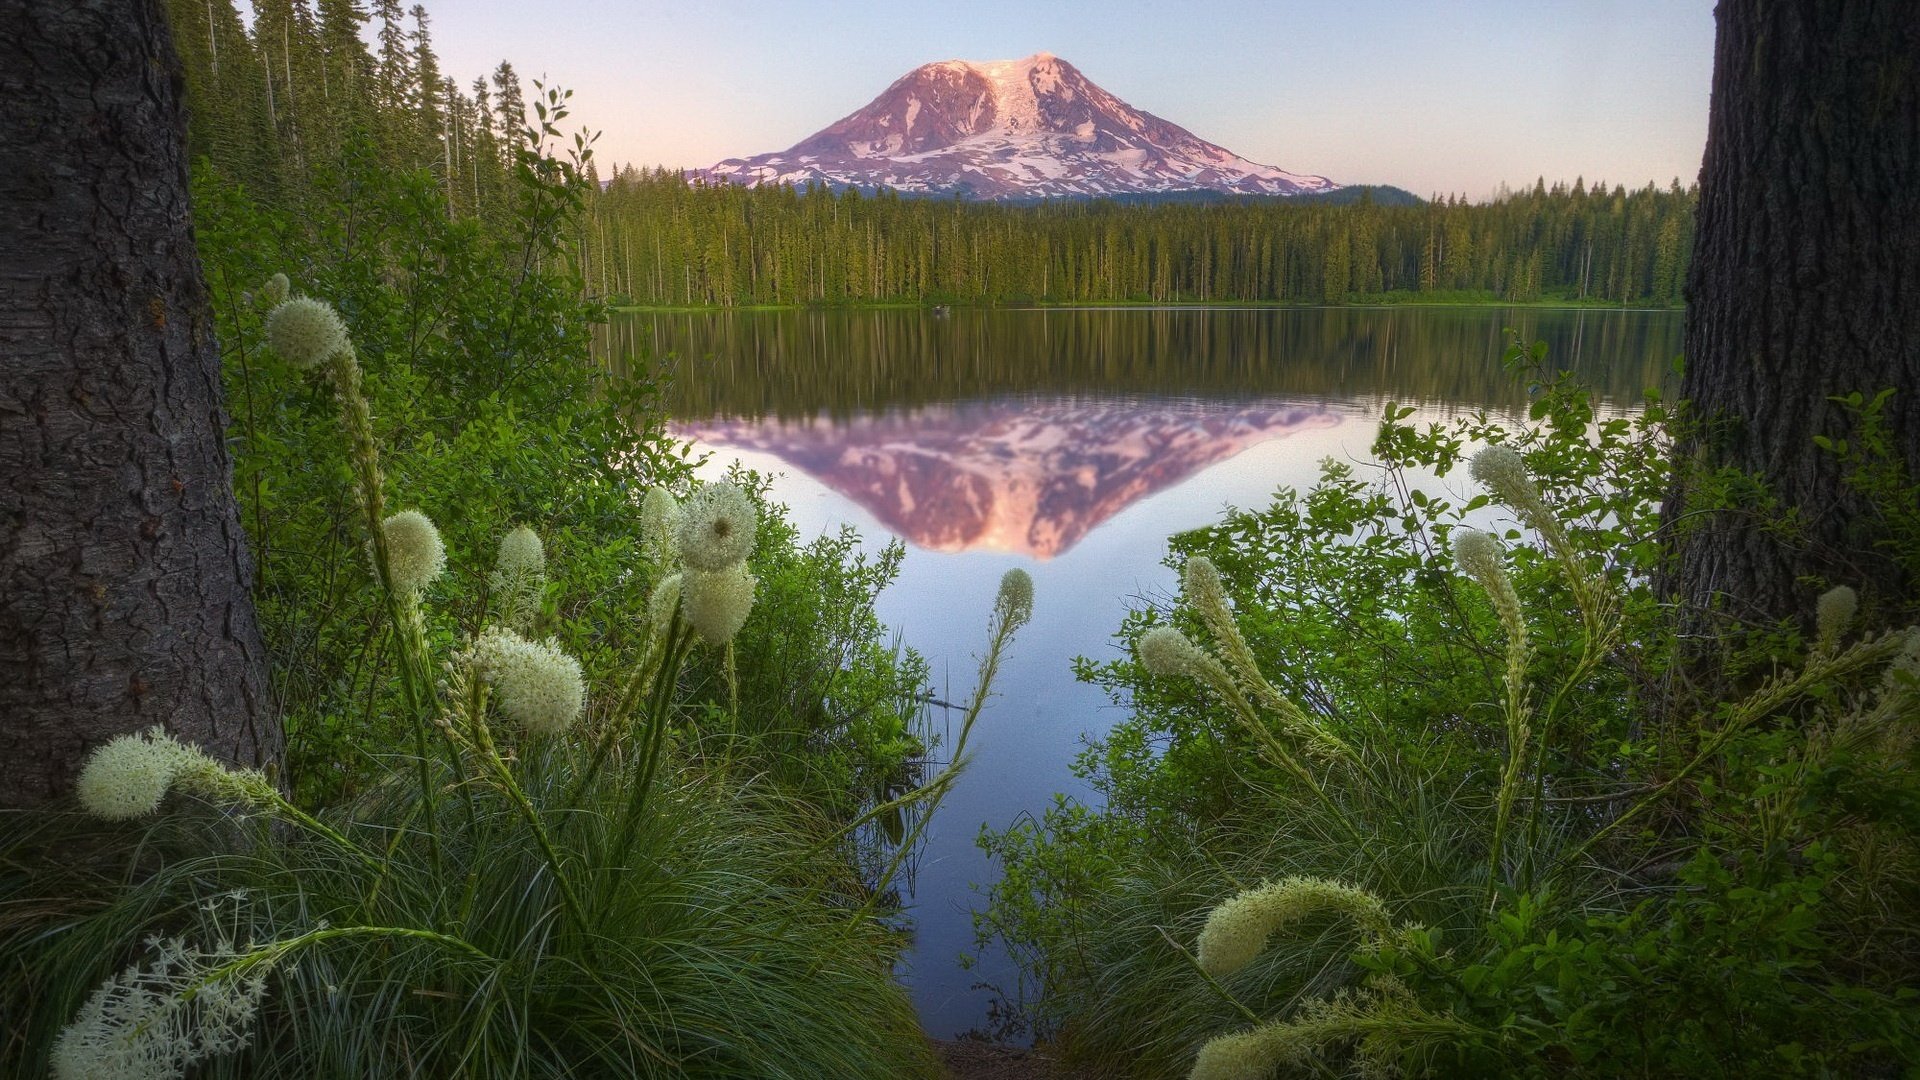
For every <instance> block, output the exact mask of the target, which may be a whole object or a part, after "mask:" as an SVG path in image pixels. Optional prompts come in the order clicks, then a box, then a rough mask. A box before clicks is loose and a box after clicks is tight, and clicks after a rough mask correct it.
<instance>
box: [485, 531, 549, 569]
mask: <svg viewBox="0 0 1920 1080" xmlns="http://www.w3.org/2000/svg"><path fill="white" fill-rule="evenodd" d="M493 568H494V569H495V570H496V571H498V572H500V573H503V574H544V573H546V572H547V549H546V545H544V544H542V543H541V542H540V534H539V533H537V532H534V531H533V530H532V529H529V528H527V527H526V526H525V525H521V526H519V527H518V528H516V529H514V530H513V531H512V532H510V533H508V534H507V535H505V536H503V537H501V538H500V554H499V555H498V556H497V557H496V558H495V559H494V562H493Z"/></svg>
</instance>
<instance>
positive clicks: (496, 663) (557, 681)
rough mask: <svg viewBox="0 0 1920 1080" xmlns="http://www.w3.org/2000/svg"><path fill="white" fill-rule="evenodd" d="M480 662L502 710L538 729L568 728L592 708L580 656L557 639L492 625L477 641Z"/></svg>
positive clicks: (531, 729)
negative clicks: (570, 653) (567, 650)
mask: <svg viewBox="0 0 1920 1080" xmlns="http://www.w3.org/2000/svg"><path fill="white" fill-rule="evenodd" d="M474 666H475V670H476V671H477V672H478V673H479V675H480V677H481V678H482V679H484V680H485V681H486V682H487V684H488V685H490V686H492V687H493V690H494V694H495V695H496V697H497V699H498V700H499V702H500V712H501V713H502V714H504V715H505V716H506V717H507V718H508V719H509V720H512V721H514V722H515V723H517V724H519V725H520V726H521V727H522V728H524V729H526V730H527V731H529V732H532V733H534V734H537V735H555V734H558V733H560V732H562V731H565V730H566V729H567V728H568V727H570V726H572V724H573V722H574V721H575V720H577V719H579V717H580V713H581V711H582V710H583V709H584V708H585V707H586V702H587V684H586V680H585V678H584V677H583V676H582V674H581V671H580V661H578V660H575V659H574V658H573V657H571V656H568V655H567V654H566V653H564V652H561V651H560V643H559V641H558V640H556V639H554V638H548V639H547V640H546V641H528V640H527V639H526V638H523V637H521V636H520V635H519V634H516V633H514V632H513V631H511V630H501V629H497V628H496V629H492V630H488V631H487V632H486V633H484V634H482V635H480V639H479V640H478V641H476V642H475V643H474Z"/></svg>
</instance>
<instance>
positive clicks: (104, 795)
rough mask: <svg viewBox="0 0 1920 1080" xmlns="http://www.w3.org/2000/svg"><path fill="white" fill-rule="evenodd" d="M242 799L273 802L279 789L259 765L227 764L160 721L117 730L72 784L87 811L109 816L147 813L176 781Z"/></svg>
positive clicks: (252, 802)
mask: <svg viewBox="0 0 1920 1080" xmlns="http://www.w3.org/2000/svg"><path fill="white" fill-rule="evenodd" d="M176 786H177V787H182V788H185V789H186V790H188V791H191V792H193V793H195V794H197V795H200V796H202V797H205V798H209V799H215V800H218V801H221V802H227V803H235V804H239V805H250V806H259V805H264V804H266V803H269V802H272V801H273V800H274V798H275V797H276V795H277V794H278V793H277V792H275V791H274V789H273V784H272V783H271V782H270V781H268V780H267V778H266V777H265V776H264V775H263V774H261V773H260V772H259V771H258V770H254V769H242V770H234V769H227V768H225V767H223V766H222V765H221V764H220V763H219V762H217V761H215V760H213V759H212V758H210V757H208V756H207V754H206V752H205V751H203V750H201V749H200V748H199V747H197V746H188V745H186V744H184V743H182V742H180V741H179V740H177V739H175V738H174V737H173V736H172V735H169V734H167V732H166V731H165V730H164V729H162V728H159V727H154V728H151V729H149V730H147V731H144V732H136V733H133V734H129V735H119V736H116V737H114V738H113V739H112V740H110V741H109V742H108V743H107V744H106V745H104V746H102V747H100V748H99V749H97V750H95V751H94V752H93V753H92V754H91V755H89V756H88V758H87V763H86V765H85V766H84V767H83V768H82V769H81V770H80V779H79V781H78V782H77V783H76V784H75V785H74V793H75V794H76V795H78V796H79V799H80V805H81V807H82V808H83V809H85V810H86V811H87V813H89V814H92V815H93V816H95V817H97V818H103V819H105V820H107V821H126V820H129V819H131V818H137V817H145V816H146V815H148V814H151V813H154V812H155V811H157V810H159V809H160V802H161V800H163V799H165V798H166V797H167V792H169V791H171V790H173V789H174V788H175V787H176Z"/></svg>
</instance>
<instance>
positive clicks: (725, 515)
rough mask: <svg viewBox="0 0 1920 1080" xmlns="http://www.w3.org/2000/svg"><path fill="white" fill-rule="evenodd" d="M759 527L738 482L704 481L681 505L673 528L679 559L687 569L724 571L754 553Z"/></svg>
mask: <svg viewBox="0 0 1920 1080" xmlns="http://www.w3.org/2000/svg"><path fill="white" fill-rule="evenodd" d="M643 509H644V508H643ZM758 528H759V515H758V514H756V513H755V512H754V509H753V500H752V499H749V498H747V493H746V492H744V491H742V490H740V488H739V486H738V485H736V484H730V483H728V482H726V481H724V480H722V481H719V482H718V483H712V484H703V485H702V486H701V488H700V490H699V491H696V492H694V494H693V498H691V499H688V500H687V503H686V505H685V506H682V507H681V508H680V514H679V521H678V524H677V527H676V529H675V539H677V540H678V541H679V543H680V559H681V561H682V562H684V563H686V565H687V568H688V569H689V570H709V571H711V570H725V569H726V568H727V567H729V566H732V565H733V564H734V563H737V562H743V561H745V560H746V557H747V556H749V555H751V554H753V539H754V533H755V532H756V531H757V530H758Z"/></svg>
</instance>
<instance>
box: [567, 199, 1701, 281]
mask: <svg viewBox="0 0 1920 1080" xmlns="http://www.w3.org/2000/svg"><path fill="white" fill-rule="evenodd" d="M1693 205H1694V191H1693V190H1692V189H1690V188H1686V189H1683V188H1681V187H1680V186H1679V183H1678V182H1677V181H1676V182H1674V183H1673V184H1672V185H1671V186H1669V187H1668V188H1665V189H1661V188H1658V187H1655V186H1653V185H1652V184H1649V185H1647V186H1646V187H1644V188H1641V189H1640V190H1637V191H1628V190H1626V189H1625V188H1621V187H1613V188H1608V187H1606V186H1604V185H1599V184H1596V185H1594V186H1593V187H1592V188H1588V187H1587V186H1586V185H1585V184H1584V183H1583V182H1580V181H1576V182H1575V183H1574V184H1573V185H1572V186H1571V187H1569V186H1567V185H1565V184H1555V185H1553V186H1552V187H1548V186H1547V185H1546V184H1545V183H1544V182H1540V183H1536V184H1535V186H1534V187H1533V188H1532V190H1530V191H1526V192H1522V193H1519V194H1513V195H1509V196H1507V197H1504V198H1501V199H1499V200H1496V201H1494V202H1491V203H1481V204H1474V203H1468V202H1465V201H1463V200H1458V199H1443V200H1437V201H1433V202H1428V203H1425V204H1423V205H1420V206H1406V207H1384V206H1379V205H1375V204H1374V203H1372V202H1371V201H1362V202H1359V203H1356V204H1352V205H1345V206H1334V205H1327V204H1324V203H1318V204H1293V203H1289V202H1287V201H1285V200H1261V201H1252V202H1241V203H1228V204H1212V205H1196V204H1192V203H1185V204H1170V203H1159V204H1141V203H1131V204H1123V203H1114V202H1107V201H1093V202H1053V203H1046V204H1041V205H1031V206H1008V205H995V204H990V203H967V202H958V201H952V200H938V199H915V198H902V197H899V196H896V195H893V194H891V193H883V194H881V195H879V196H873V195H862V194H861V193H859V192H858V191H847V192H845V193H841V194H837V195H836V194H833V193H831V192H828V191H825V190H821V189H811V190H808V191H805V192H796V191H793V190H791V189H788V188H757V189H746V188H731V187H707V186H702V185H689V184H688V183H687V182H685V181H684V180H682V179H681V178H680V176H679V175H678V174H676V173H670V172H665V171H659V170H655V171H650V172H649V171H644V170H639V169H635V168H632V167H627V168H624V169H621V170H619V171H618V172H617V173H616V175H615V176H614V177H613V179H612V181H611V182H610V183H608V184H607V185H606V186H605V189H604V191H602V192H601V194H600V196H599V197H598V198H597V199H596V200H594V201H593V203H592V204H591V205H590V207H589V213H588V217H587V223H586V234H585V235H583V236H582V237H580V239H579V245H580V249H581V251H582V253H583V254H584V256H585V264H584V266H585V272H586V278H587V281H588V283H589V285H590V287H591V288H593V289H595V290H597V291H599V292H600V293H601V294H603V295H606V296H610V297H615V298H631V300H632V301H633V302H635V303H639V304H658V305H714V304H718V305H731V304H840V303H861V302H882V303H887V302H908V303H918V302H959V303H967V302H980V301H985V302H1045V303H1089V302H1105V301H1140V302H1152V303H1193V302H1229V303H1259V302H1270V303H1271V302H1278V303H1344V302H1349V301H1367V300H1379V299H1389V300H1391V299H1407V300H1416V299H1428V300H1446V299H1500V300H1511V301H1518V302H1529V301H1536V300H1569V301H1587V302H1606V303H1614V304H1638V305H1677V304H1679V303H1680V286H1681V283H1682V282H1684V281H1685V279H1686V262H1687V252H1688V251H1689V250H1690V248H1691V246H1692V243H1693Z"/></svg>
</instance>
